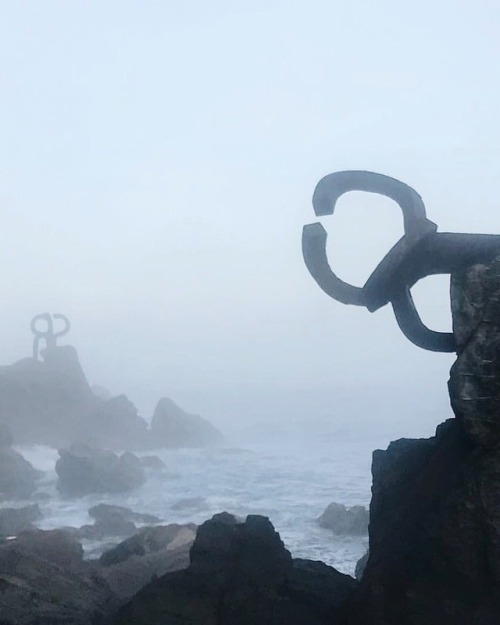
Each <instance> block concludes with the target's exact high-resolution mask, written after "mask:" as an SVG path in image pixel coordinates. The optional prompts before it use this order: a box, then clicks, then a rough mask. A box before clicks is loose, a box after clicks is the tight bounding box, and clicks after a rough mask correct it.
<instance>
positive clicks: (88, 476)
mask: <svg viewBox="0 0 500 625" xmlns="http://www.w3.org/2000/svg"><path fill="white" fill-rule="evenodd" d="M59 455H60V458H59V460H58V461H57V463H56V472H57V475H58V478H59V479H58V483H57V487H58V489H59V490H60V491H61V493H63V494H64V495H67V496H76V497H79V496H82V495H86V494H88V493H120V492H125V491H128V490H131V489H133V488H137V487H139V486H141V485H142V484H143V483H144V481H145V479H146V478H145V474H144V470H143V468H142V467H141V464H140V462H139V459H138V458H137V456H135V455H134V454H132V453H130V452H125V453H124V454H122V455H121V456H117V455H116V454H114V453H113V452H111V451H103V450H98V449H92V448H91V447H89V446H88V445H82V444H78V445H72V446H71V447H70V448H69V449H61V450H59Z"/></svg>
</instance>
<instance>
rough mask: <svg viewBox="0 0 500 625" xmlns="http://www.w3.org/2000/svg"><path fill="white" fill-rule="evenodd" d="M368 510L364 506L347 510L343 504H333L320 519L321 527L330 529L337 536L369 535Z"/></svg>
mask: <svg viewBox="0 0 500 625" xmlns="http://www.w3.org/2000/svg"><path fill="white" fill-rule="evenodd" d="M368 521H369V514H368V510H367V509H366V508H365V507H364V506H352V507H351V508H346V506H344V505H343V504H341V503H336V502H332V503H331V504H330V505H329V506H328V507H327V509H326V510H325V511H324V512H323V514H322V515H321V516H320V517H319V518H318V523H319V525H320V527H324V528H326V529H330V530H332V531H333V532H335V534H347V535H352V536H364V535H365V534H367V533H368Z"/></svg>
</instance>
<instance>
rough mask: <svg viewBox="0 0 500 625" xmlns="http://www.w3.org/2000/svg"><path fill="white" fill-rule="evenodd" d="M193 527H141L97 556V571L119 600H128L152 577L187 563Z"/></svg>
mask: <svg viewBox="0 0 500 625" xmlns="http://www.w3.org/2000/svg"><path fill="white" fill-rule="evenodd" d="M195 535H196V526H195V525H193V524H188V525H177V524H175V523H174V524H171V525H159V526H157V527H144V528H142V529H140V530H139V531H138V532H137V533H136V534H134V535H133V536H131V537H130V538H127V539H126V540H124V541H123V542H122V543H120V544H119V545H116V547H113V548H111V549H109V550H108V551H105V552H104V553H103V554H102V556H101V557H100V559H99V564H100V565H101V568H100V573H101V575H103V577H104V578H105V579H106V581H107V582H108V584H109V586H110V588H111V589H112V590H113V592H114V593H115V594H116V595H117V596H118V597H119V598H120V600H124V599H130V598H131V597H133V595H135V594H136V593H137V592H138V591H139V590H140V589H141V588H142V587H143V586H145V585H146V584H148V583H149V582H151V580H152V579H153V578H155V577H160V576H162V575H165V574H166V573H169V572H171V571H178V570H181V569H185V568H186V567H187V566H188V565H189V550H190V548H191V545H192V544H193V541H194V538H195Z"/></svg>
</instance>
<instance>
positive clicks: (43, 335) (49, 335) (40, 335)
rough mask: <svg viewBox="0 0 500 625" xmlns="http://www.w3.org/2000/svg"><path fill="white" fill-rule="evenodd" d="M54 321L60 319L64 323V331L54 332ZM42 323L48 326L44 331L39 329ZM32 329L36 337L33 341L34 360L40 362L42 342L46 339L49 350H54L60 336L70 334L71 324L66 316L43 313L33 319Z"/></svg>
mask: <svg viewBox="0 0 500 625" xmlns="http://www.w3.org/2000/svg"><path fill="white" fill-rule="evenodd" d="M52 319H60V320H61V321H62V322H63V323H64V327H63V328H62V330H59V332H54V323H53V321H52ZM40 321H43V322H45V323H46V324H47V325H46V328H45V329H44V330H40V329H38V327H37V325H39V322H40ZM30 328H31V331H32V332H33V334H34V335H35V339H34V341H33V358H35V360H38V354H39V348H40V340H41V339H45V342H46V345H47V349H52V348H54V347H56V346H57V339H58V338H59V337H60V336H64V335H65V334H67V333H68V332H69V330H70V328H71V324H70V322H69V320H68V318H67V317H66V316H65V315H61V314H59V313H55V314H54V315H50V314H49V313H42V314H40V315H35V316H34V317H33V319H32V320H31V324H30Z"/></svg>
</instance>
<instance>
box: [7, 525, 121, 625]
mask: <svg viewBox="0 0 500 625" xmlns="http://www.w3.org/2000/svg"><path fill="white" fill-rule="evenodd" d="M82 554H83V550H82V548H81V545H80V544H79V543H78V542H76V541H74V540H73V539H71V537H70V536H68V535H67V534H65V533H64V532H60V531H58V530H55V531H52V532H43V531H41V530H38V531H37V532H27V533H25V534H21V535H20V536H19V537H18V538H17V539H15V540H11V541H7V542H5V543H3V544H0V622H1V623H2V625H34V624H35V623H36V625H55V624H56V623H58V624H59V623H60V624H61V625H62V624H63V623H65V624H68V625H70V624H71V625H94V624H95V623H98V622H101V618H102V616H103V615H104V614H106V613H107V612H108V611H112V610H114V609H115V606H116V603H115V602H116V597H115V596H114V595H113V593H112V591H111V590H110V588H109V586H108V584H107V582H106V580H105V579H104V578H103V577H101V576H100V575H99V574H98V573H97V572H96V571H95V569H93V568H92V567H91V566H87V565H85V563H83V562H82Z"/></svg>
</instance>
